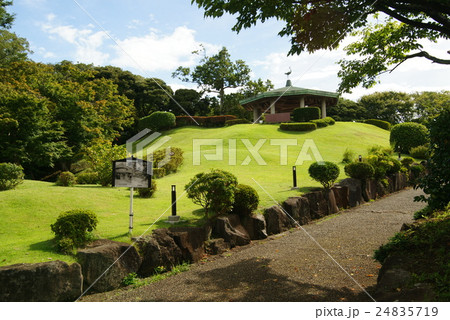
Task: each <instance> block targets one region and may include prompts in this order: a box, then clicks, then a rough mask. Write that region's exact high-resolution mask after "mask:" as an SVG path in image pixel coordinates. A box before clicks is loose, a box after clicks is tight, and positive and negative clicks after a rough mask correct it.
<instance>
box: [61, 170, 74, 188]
mask: <svg viewBox="0 0 450 320" xmlns="http://www.w3.org/2000/svg"><path fill="white" fill-rule="evenodd" d="M76 184H77V177H75V175H74V174H73V173H72V172H70V171H64V172H61V173H60V174H59V176H58V180H56V185H58V186H62V187H73V186H74V185H76Z"/></svg>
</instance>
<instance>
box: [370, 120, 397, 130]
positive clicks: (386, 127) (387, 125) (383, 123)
mask: <svg viewBox="0 0 450 320" xmlns="http://www.w3.org/2000/svg"><path fill="white" fill-rule="evenodd" d="M364 123H368V124H371V125H374V126H377V127H379V128H381V129H384V130H388V131H389V130H391V124H390V123H389V122H387V121H383V120H378V119H367V120H365V121H364Z"/></svg>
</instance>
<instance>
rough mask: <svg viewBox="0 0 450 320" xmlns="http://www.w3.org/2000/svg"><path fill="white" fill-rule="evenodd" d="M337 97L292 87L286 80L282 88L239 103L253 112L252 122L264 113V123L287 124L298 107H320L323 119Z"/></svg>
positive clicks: (335, 102)
mask: <svg viewBox="0 0 450 320" xmlns="http://www.w3.org/2000/svg"><path fill="white" fill-rule="evenodd" d="M338 97H339V94H338V93H336V92H329V91H321V90H313V89H305V88H299V87H293V86H292V82H291V80H289V79H288V80H287V82H286V86H285V87H283V88H279V89H275V90H271V91H267V92H263V93H260V94H257V95H256V96H253V97H250V98H247V99H244V100H241V101H239V102H240V104H241V105H242V106H243V107H244V108H245V109H247V110H249V111H253V121H257V120H258V119H259V118H260V117H261V115H262V114H263V113H265V114H266V115H265V121H266V122H269V123H276V122H289V121H290V118H291V112H292V111H294V109H296V108H299V107H300V108H304V107H312V106H315V107H320V108H321V110H322V118H325V117H326V116H327V107H331V106H335V105H336V104H337V101H338Z"/></svg>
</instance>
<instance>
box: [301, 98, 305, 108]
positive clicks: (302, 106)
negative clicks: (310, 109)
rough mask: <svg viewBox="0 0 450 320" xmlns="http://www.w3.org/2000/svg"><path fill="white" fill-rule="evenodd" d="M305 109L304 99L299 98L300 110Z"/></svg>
mask: <svg viewBox="0 0 450 320" xmlns="http://www.w3.org/2000/svg"><path fill="white" fill-rule="evenodd" d="M304 107H305V97H300V108H304Z"/></svg>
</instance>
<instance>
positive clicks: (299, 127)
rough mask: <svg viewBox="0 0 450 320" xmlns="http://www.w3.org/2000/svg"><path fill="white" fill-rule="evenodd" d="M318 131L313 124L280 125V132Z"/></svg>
mask: <svg viewBox="0 0 450 320" xmlns="http://www.w3.org/2000/svg"><path fill="white" fill-rule="evenodd" d="M316 129H317V124H315V123H313V122H290V123H282V124H280V130H285V131H312V130H316Z"/></svg>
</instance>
